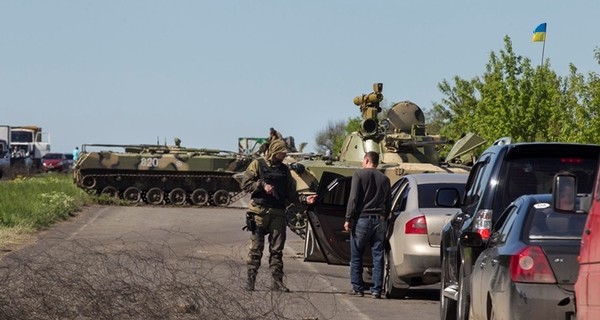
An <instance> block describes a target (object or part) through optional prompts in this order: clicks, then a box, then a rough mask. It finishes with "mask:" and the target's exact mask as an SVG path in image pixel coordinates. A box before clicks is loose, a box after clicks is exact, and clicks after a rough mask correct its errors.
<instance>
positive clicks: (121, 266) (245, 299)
mask: <svg viewBox="0 0 600 320" xmlns="http://www.w3.org/2000/svg"><path fill="white" fill-rule="evenodd" d="M243 225H244V210H243V209H241V208H187V207H186V208H181V207H149V206H139V207H135V206H133V207H120V206H107V207H103V206H98V207H89V208H85V209H84V210H83V211H81V212H79V213H78V215H77V216H76V217H73V218H72V219H70V220H69V221H65V222H61V223H58V224H57V225H55V226H54V227H52V228H51V229H49V230H46V231H44V232H42V233H41V234H40V235H39V237H38V240H37V241H36V242H35V243H33V244H30V245H28V246H26V247H24V248H21V249H20V250H18V251H15V252H12V253H10V254H8V255H6V256H4V257H3V258H2V260H1V263H0V280H2V279H4V284H3V285H2V286H0V287H1V288H0V317H2V316H3V315H4V316H6V317H9V316H10V315H18V314H21V315H22V316H21V318H23V319H25V318H36V313H32V312H33V311H31V310H32V309H36V308H42V309H44V308H45V309H44V310H45V311H44V312H48V314H47V315H43V316H42V315H40V316H39V317H38V318H44V317H45V316H49V317H53V318H71V317H72V315H73V314H77V317H78V318H81V319H87V318H94V317H95V318H98V319H102V318H106V319H109V318H111V319H112V318H115V319H118V318H123V319H136V318H139V319H142V318H146V319H150V318H156V319H160V318H172V319H187V318H190V319H193V318H205V319H208V318H215V319H216V318H220V319H228V318H232V319H233V318H240V319H241V318H243V319H247V318H257V319H258V318H261V319H262V318H264V319H268V318H272V319H280V318H288V319H363V320H364V319H390V318H406V319H420V320H428V319H438V318H439V316H438V299H439V290H438V286H428V287H423V288H416V289H413V290H411V291H410V293H409V296H407V298H406V299H403V300H388V299H380V300H374V299H371V298H370V296H368V295H365V297H362V298H360V297H351V296H347V295H346V294H345V293H346V292H347V291H348V290H349V289H350V284H349V280H348V279H349V276H348V273H349V268H348V267H346V266H329V265H326V264H322V263H308V262H303V261H302V248H303V243H304V240H303V239H301V238H300V237H298V236H297V235H295V234H294V233H292V232H288V241H287V247H286V251H285V254H284V262H285V267H284V268H285V272H286V281H287V285H288V287H289V288H290V289H291V290H292V292H290V293H272V292H271V291H270V290H269V286H270V275H269V273H268V251H267V250H265V256H264V257H263V261H262V267H261V270H260V273H259V276H258V283H257V289H258V290H257V291H255V292H252V293H248V292H245V291H244V290H243V289H242V287H243V285H244V281H245V273H246V271H245V270H246V269H245V257H246V252H247V245H248V233H247V232H244V231H242V230H241V228H242V226H243ZM7 275H11V276H7ZM16 275H19V276H16ZM16 288H18V290H17V289H16ZM42 288H44V289H42ZM16 291H18V292H20V294H21V295H22V296H21V295H19V293H18V292H16ZM144 295H146V296H151V299H148V298H145V297H146V296H144ZM25 296H26V297H27V299H25V298H24V297H25ZM49 297H50V298H52V299H54V300H55V301H56V303H59V304H60V303H61V301H69V302H68V304H69V307H68V310H64V309H62V308H60V307H59V306H57V307H54V305H53V304H52V303H48V302H47V301H48V300H50V298H49ZM117 297H118V298H117ZM54 300H52V301H54ZM124 300H126V301H128V302H127V303H123V301H124ZM39 301H44V303H40V302H39ZM92 301H93V303H92ZM131 301H133V302H131ZM9 302H10V303H9ZM28 303H30V304H32V305H34V307H32V306H28ZM40 304H41V305H42V307H40ZM105 304H106V305H105ZM90 305H93V307H90ZM107 308H108V309H110V308H114V310H116V311H112V313H108V311H105V310H108V309H107ZM119 308H123V309H127V311H123V310H120V309H119ZM25 309H26V310H28V312H29V313H23V312H24V310H25ZM173 310H175V311H173ZM36 312H38V314H39V313H40V312H41V311H40V310H37V311H36ZM66 312H71V313H66ZM143 312H151V315H148V314H144V313H143ZM125 314H126V315H127V316H125ZM213 315H214V317H213ZM17 318H18V317H17Z"/></svg>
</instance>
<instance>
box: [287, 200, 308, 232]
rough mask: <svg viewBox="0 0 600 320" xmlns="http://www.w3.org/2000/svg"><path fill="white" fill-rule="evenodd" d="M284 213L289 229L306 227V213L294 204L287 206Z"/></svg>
mask: <svg viewBox="0 0 600 320" xmlns="http://www.w3.org/2000/svg"><path fill="white" fill-rule="evenodd" d="M286 214H287V221H288V227H289V228H290V230H292V231H293V230H304V229H305V228H306V214H305V213H303V212H300V210H298V208H297V207H296V206H290V207H288V208H287V209H286Z"/></svg>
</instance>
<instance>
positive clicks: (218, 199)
mask: <svg viewBox="0 0 600 320" xmlns="http://www.w3.org/2000/svg"><path fill="white" fill-rule="evenodd" d="M229 199H231V198H230V197H229V192H228V191H226V190H217V191H216V192H215V194H213V202H214V203H215V205H217V206H226V205H228V204H229Z"/></svg>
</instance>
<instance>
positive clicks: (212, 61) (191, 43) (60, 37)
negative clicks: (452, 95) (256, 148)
mask: <svg viewBox="0 0 600 320" xmlns="http://www.w3.org/2000/svg"><path fill="white" fill-rule="evenodd" d="M599 14H600V1H597V0H588V1H582V0H575V1H541V0H528V1H522V0H519V1H517V0H508V1H463V0H454V1H398V0H395V1H355V0H334V1H327V0H302V1H284V0H279V1H275V0H273V1H267V0H246V1H241V0H237V1H227V0H220V1H201V0H197V1H176V0H173V1H150V0H144V1H141V0H140V1H127V0H119V1H117V0H114V1H110V0H105V1H52V0H47V1H42V0H40V1H28V0H12V1H11V0H1V1H0V29H1V30H2V32H1V33H0V124H6V125H12V126H16V125H38V126H41V127H43V129H44V131H46V132H48V133H49V134H50V141H51V143H52V151H55V152H70V151H71V150H72V149H73V148H74V147H75V146H80V145H81V144H85V143H111V144H117V143H123V144H137V143H144V144H148V143H156V141H157V139H158V140H159V141H160V143H164V141H165V140H166V141H167V143H169V144H172V141H173V138H175V137H179V138H180V139H181V140H182V145H183V146H188V147H198V148H201V147H205V148H217V149H224V150H232V151H235V150H236V149H237V140H238V138H239V137H263V136H266V135H267V134H268V129H269V127H275V128H276V129H278V130H279V131H281V132H282V134H283V135H284V136H290V135H291V136H294V137H295V139H296V144H299V143H300V142H307V143H308V147H307V149H306V150H305V151H314V147H315V142H314V141H315V136H316V134H317V132H319V131H320V130H322V129H323V128H325V127H326V126H327V124H328V122H331V121H334V122H335V121H339V120H346V119H348V118H350V117H354V116H357V115H359V111H358V107H356V106H355V105H354V104H353V103H352V99H353V98H354V96H357V95H360V94H362V93H368V92H371V88H372V84H373V83H374V82H382V83H383V84H384V89H383V94H384V96H385V99H386V101H387V102H388V103H391V102H397V101H403V100H411V101H413V102H415V103H417V104H418V105H419V106H421V107H422V108H423V109H424V110H427V109H429V108H430V107H431V105H432V103H433V102H438V101H440V100H441V98H442V95H441V94H440V92H439V90H438V88H437V84H438V83H439V82H441V81H442V80H444V79H447V80H450V79H451V78H452V77H454V76H459V77H461V78H465V79H470V78H472V77H474V76H478V75H481V74H483V72H484V70H485V64H486V63H487V62H488V60H489V54H490V52H491V51H495V52H498V51H499V50H501V49H503V48H504V44H503V38H504V36H506V35H508V36H509V37H510V38H511V39H512V43H513V48H514V51H515V52H516V53H517V54H518V55H522V56H525V57H528V58H530V59H531V60H532V63H533V64H534V65H535V64H539V63H540V59H541V52H542V43H541V42H536V43H533V42H531V36H532V33H533V30H534V29H535V27H536V26H538V25H539V24H540V23H542V22H547V23H548V30H547V31H548V32H547V41H546V47H545V57H546V58H549V59H550V63H551V66H552V68H553V69H554V70H555V71H556V72H557V73H558V74H559V75H561V76H564V75H567V73H568V66H569V64H570V63H573V64H574V65H575V66H577V67H578V69H579V71H581V72H583V73H588V72H598V71H599V69H600V67H599V65H598V64H597V62H596V61H595V59H594V56H593V51H594V49H595V48H597V47H600V32H599V31H600V27H599V26H598V22H597V20H598V15H599Z"/></svg>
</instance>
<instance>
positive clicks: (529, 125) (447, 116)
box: [431, 36, 600, 143]
mask: <svg viewBox="0 0 600 320" xmlns="http://www.w3.org/2000/svg"><path fill="white" fill-rule="evenodd" d="M595 57H596V59H598V61H599V63H600V50H598V49H597V50H596V51H595ZM438 88H439V89H440V91H441V92H442V94H443V95H444V98H442V101H441V102H439V103H434V105H433V109H432V111H431V113H432V114H433V115H434V116H435V117H434V119H435V121H436V123H437V124H438V125H440V124H443V126H442V128H441V132H440V133H441V134H443V135H445V136H447V137H449V138H451V139H455V140H456V139H458V138H460V136H461V135H462V134H464V133H466V132H475V133H477V134H479V135H480V136H482V137H483V138H485V139H487V140H488V141H489V142H490V143H491V142H493V141H495V140H496V139H498V138H501V137H504V136H509V137H511V138H512V139H513V141H563V142H581V143H598V142H599V139H600V131H599V130H600V126H599V124H600V120H599V119H598V110H599V108H600V80H599V78H598V75H597V74H595V73H590V74H588V76H587V78H586V77H585V76H584V75H582V74H580V73H577V69H576V68H575V66H573V65H571V69H570V74H569V75H568V76H567V77H565V78H561V77H559V76H558V75H556V73H555V72H554V71H552V70H551V69H550V62H549V59H547V60H546V61H545V62H544V63H543V64H542V65H540V66H538V67H536V68H533V67H532V66H531V60H530V59H528V58H525V57H522V56H519V55H517V54H516V53H515V52H514V51H513V49H512V43H511V41H510V38H509V37H508V36H506V37H505V38H504V49H503V50H500V52H499V53H495V52H492V53H490V60H489V62H488V63H487V64H486V66H485V72H484V73H483V75H482V76H480V77H475V78H473V79H470V80H465V79H461V78H460V77H458V76H455V77H454V78H453V84H451V83H450V82H448V81H446V80H443V81H442V82H441V83H439V84H438Z"/></svg>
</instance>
